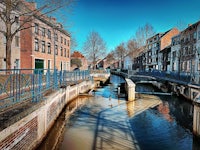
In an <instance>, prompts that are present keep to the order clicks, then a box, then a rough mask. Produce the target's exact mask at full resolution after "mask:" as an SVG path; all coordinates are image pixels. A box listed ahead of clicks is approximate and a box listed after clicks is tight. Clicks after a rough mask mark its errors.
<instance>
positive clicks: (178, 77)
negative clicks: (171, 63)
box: [136, 70, 192, 83]
mask: <svg viewBox="0 0 200 150" xmlns="http://www.w3.org/2000/svg"><path fill="white" fill-rule="evenodd" d="M136 74H137V75H148V76H153V77H156V78H161V79H162V78H165V79H166V78H168V79H172V80H178V81H182V82H186V83H190V82H192V77H191V75H189V74H187V75H183V74H180V73H177V72H165V71H159V70H151V71H140V72H137V73H136Z"/></svg>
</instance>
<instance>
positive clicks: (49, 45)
mask: <svg viewBox="0 0 200 150" xmlns="http://www.w3.org/2000/svg"><path fill="white" fill-rule="evenodd" d="M48 54H51V43H48Z"/></svg>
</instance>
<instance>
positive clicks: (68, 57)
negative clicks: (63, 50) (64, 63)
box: [67, 49, 69, 58]
mask: <svg viewBox="0 0 200 150" xmlns="http://www.w3.org/2000/svg"><path fill="white" fill-rule="evenodd" d="M67 57H68V58H69V49H68V50H67Z"/></svg>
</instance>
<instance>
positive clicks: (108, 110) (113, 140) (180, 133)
mask: <svg viewBox="0 0 200 150" xmlns="http://www.w3.org/2000/svg"><path fill="white" fill-rule="evenodd" d="M110 81H111V84H109V85H107V86H105V87H103V88H101V89H97V90H96V92H95V93H93V94H94V97H82V98H78V99H77V100H74V101H72V102H71V103H70V105H69V106H67V108H66V110H65V111H64V115H63V116H64V117H62V115H61V120H60V121H59V120H58V121H57V122H56V123H58V125H56V126H57V127H53V129H54V128H55V131H57V132H59V133H54V132H53V136H52V137H53V138H54V139H53V138H50V141H49V142H47V144H46V145H45V146H44V147H43V148H42V149H52V147H53V145H56V148H58V147H59V148H58V149H61V150H66V149H70V150H71V149H73V150H80V149H81V150H84V149H85V150H89V149H134V148H135V149H136V148H138V145H137V143H138V144H139V147H140V149H148V150H149V149H150V150H151V149H153V150H156V149H158V150H160V149H162V150H163V149H168V150H169V149H170V150H171V149H172V150H173V149H174V150H179V149H181V150H182V149H183V150H184V149H187V150H191V149H194V150H196V149H198V148H199V147H200V145H199V143H200V142H198V141H197V140H196V139H193V134H192V122H193V105H192V104H191V103H190V102H188V101H186V100H183V99H181V98H178V97H175V96H160V97H157V96H153V95H143V94H141V95H140V96H139V97H137V100H136V101H132V102H127V101H126V100H125V99H124V98H118V95H117V87H118V86H119V84H123V83H124V80H123V79H122V78H118V77H117V76H111V79H110ZM136 90H137V91H146V92H148V91H158V89H155V88H153V87H152V86H151V85H139V86H138V85H137V86H136ZM199 110H200V109H199ZM69 115H70V116H71V117H70V118H69ZM59 123H60V124H59ZM199 128H200V127H199ZM199 128H198V129H199ZM133 133H134V134H133ZM49 137H50V136H48V138H49ZM54 141H60V142H56V143H60V144H53V142H54ZM43 143H45V142H43ZM48 143H50V145H48Z"/></svg>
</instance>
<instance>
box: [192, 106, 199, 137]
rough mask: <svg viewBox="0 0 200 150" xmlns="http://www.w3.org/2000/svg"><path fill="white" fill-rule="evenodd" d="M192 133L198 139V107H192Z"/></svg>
mask: <svg viewBox="0 0 200 150" xmlns="http://www.w3.org/2000/svg"><path fill="white" fill-rule="evenodd" d="M193 133H194V134H195V135H196V136H198V137H200V106H198V105H194V113H193Z"/></svg>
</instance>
